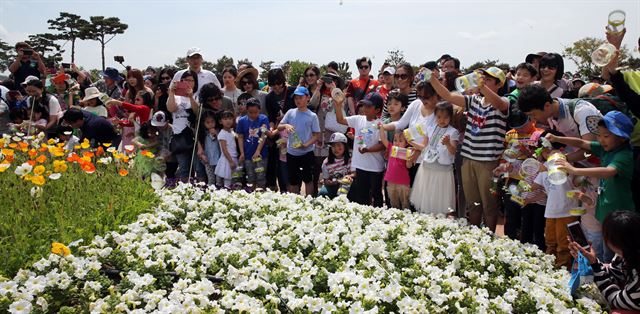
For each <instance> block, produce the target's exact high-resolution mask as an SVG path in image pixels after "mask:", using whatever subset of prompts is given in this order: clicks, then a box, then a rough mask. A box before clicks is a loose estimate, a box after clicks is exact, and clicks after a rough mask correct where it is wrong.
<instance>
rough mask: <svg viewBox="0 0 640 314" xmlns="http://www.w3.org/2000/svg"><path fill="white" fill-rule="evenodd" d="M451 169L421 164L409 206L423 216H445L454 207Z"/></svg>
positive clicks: (425, 163)
mask: <svg viewBox="0 0 640 314" xmlns="http://www.w3.org/2000/svg"><path fill="white" fill-rule="evenodd" d="M455 197H456V194H455V181H454V178H453V168H452V166H450V165H447V166H443V165H440V164H437V163H434V164H429V163H427V162H422V164H421V165H420V168H418V173H417V174H416V178H415V181H414V182H413V188H412V189H411V197H410V198H409V200H410V202H411V204H413V206H414V207H415V208H416V210H418V212H420V213H423V214H434V215H436V214H446V213H448V212H449V209H455V206H456V198H455Z"/></svg>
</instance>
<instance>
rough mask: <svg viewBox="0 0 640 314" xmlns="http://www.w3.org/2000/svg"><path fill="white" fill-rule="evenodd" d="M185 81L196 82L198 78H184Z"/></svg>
mask: <svg viewBox="0 0 640 314" xmlns="http://www.w3.org/2000/svg"><path fill="white" fill-rule="evenodd" d="M183 81H184V82H192V83H193V82H195V81H196V80H194V79H192V78H187V79H183Z"/></svg>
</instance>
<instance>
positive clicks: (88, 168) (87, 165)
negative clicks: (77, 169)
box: [81, 162, 96, 174]
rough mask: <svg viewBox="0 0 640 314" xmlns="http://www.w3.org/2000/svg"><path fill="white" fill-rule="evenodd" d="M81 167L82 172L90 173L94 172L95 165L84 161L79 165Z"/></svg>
mask: <svg viewBox="0 0 640 314" xmlns="http://www.w3.org/2000/svg"><path fill="white" fill-rule="evenodd" d="M81 167H82V170H84V172H86V173H89V174H91V173H94V172H96V166H95V165H93V164H92V163H90V162H85V163H83V164H82V165H81Z"/></svg>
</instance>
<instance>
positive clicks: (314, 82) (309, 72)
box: [301, 65, 320, 96]
mask: <svg viewBox="0 0 640 314" xmlns="http://www.w3.org/2000/svg"><path fill="white" fill-rule="evenodd" d="M319 78H320V69H318V67H317V66H315V65H310V66H308V67H307V68H306V69H304V81H303V84H301V85H303V86H306V87H307V89H308V90H309V92H310V93H311V96H313V92H314V91H315V90H316V88H318V79H319Z"/></svg>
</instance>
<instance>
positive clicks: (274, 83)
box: [269, 81, 284, 86]
mask: <svg viewBox="0 0 640 314" xmlns="http://www.w3.org/2000/svg"><path fill="white" fill-rule="evenodd" d="M276 85H284V82H281V81H278V82H273V83H271V84H269V86H276Z"/></svg>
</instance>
